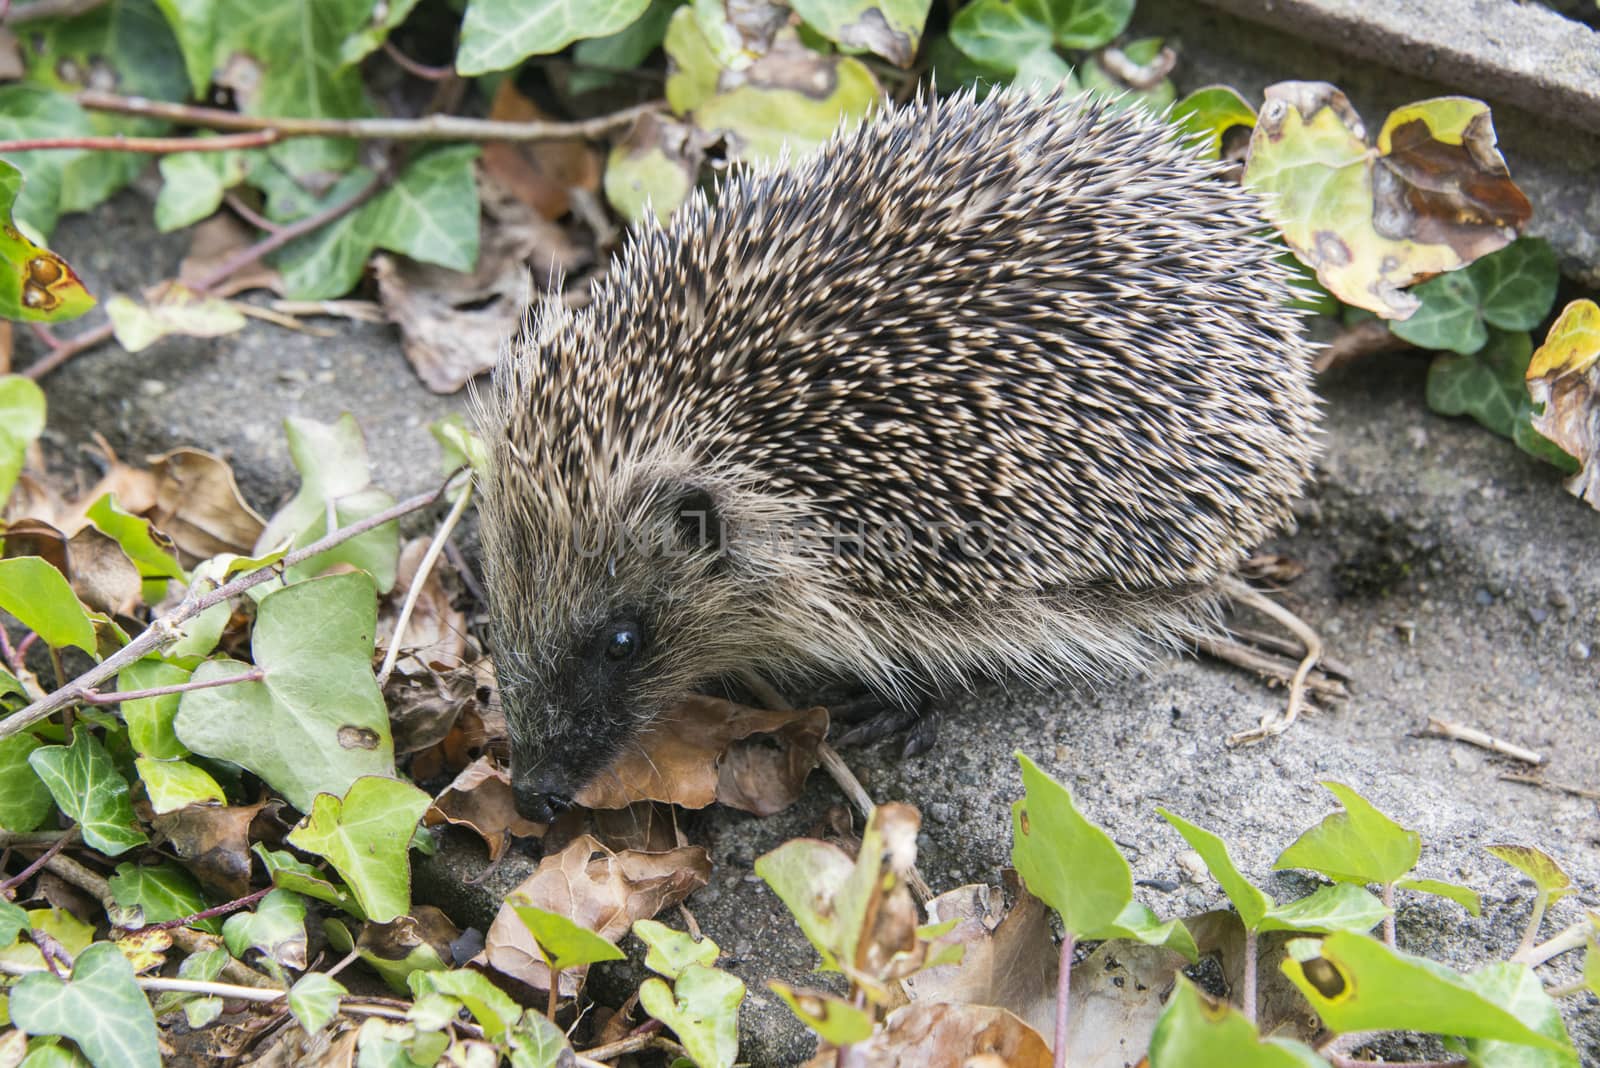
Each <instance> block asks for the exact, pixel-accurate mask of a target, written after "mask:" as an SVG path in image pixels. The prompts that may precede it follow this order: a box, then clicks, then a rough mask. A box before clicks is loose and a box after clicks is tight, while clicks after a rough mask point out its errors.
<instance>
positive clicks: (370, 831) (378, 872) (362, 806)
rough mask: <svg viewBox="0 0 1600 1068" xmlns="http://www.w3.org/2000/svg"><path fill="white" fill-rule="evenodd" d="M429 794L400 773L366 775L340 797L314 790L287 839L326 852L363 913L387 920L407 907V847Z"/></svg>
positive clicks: (301, 845) (379, 921)
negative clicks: (301, 818) (393, 775)
mask: <svg viewBox="0 0 1600 1068" xmlns="http://www.w3.org/2000/svg"><path fill="white" fill-rule="evenodd" d="M428 803H429V798H428V795H427V794H425V793H423V792H422V791H421V790H419V789H417V788H416V787H415V786H412V785H411V784H410V783H406V782H401V781H400V780H398V779H389V778H382V777H379V776H365V777H363V778H360V779H357V780H356V781H355V782H354V783H353V784H352V785H351V787H350V789H349V791H348V792H347V793H346V794H345V795H344V796H343V797H342V798H341V797H335V796H334V795H332V794H318V795H317V798H316V800H315V801H314V802H313V803H312V806H311V812H310V814H309V815H308V816H306V818H305V821H304V822H303V823H301V824H300V826H298V827H296V828H295V829H294V830H292V831H290V832H289V843H290V844H291V845H294V846H296V847H298V848H300V849H304V850H305V851H306V852H308V853H316V854H317V855H318V856H323V857H327V858H328V861H329V863H331V864H332V865H333V867H334V870H335V871H337V872H338V873H339V874H340V875H341V876H342V877H343V878H344V881H345V883H346V884H347V885H349V887H350V891H351V892H352V893H353V894H355V896H356V900H357V901H358V902H360V903H361V909H362V911H363V912H365V913H366V914H367V918H368V919H371V920H373V921H374V922H376V923H388V922H389V921H390V920H393V919H394V918H395V917H397V916H402V915H404V914H405V913H406V912H407V911H409V910H410V908H411V864H410V861H409V859H408V858H407V856H406V849H407V847H408V846H409V845H410V844H411V837H412V835H414V834H415V833H416V830H417V821H418V820H420V819H422V814H423V813H424V812H426V811H427V809H428Z"/></svg>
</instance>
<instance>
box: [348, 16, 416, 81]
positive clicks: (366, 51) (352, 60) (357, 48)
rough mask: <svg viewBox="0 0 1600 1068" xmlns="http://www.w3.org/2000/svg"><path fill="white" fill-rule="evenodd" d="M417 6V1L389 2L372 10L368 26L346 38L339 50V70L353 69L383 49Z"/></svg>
mask: <svg viewBox="0 0 1600 1068" xmlns="http://www.w3.org/2000/svg"><path fill="white" fill-rule="evenodd" d="M416 6H417V0H387V2H385V3H382V4H379V5H377V6H376V7H374V8H373V10H372V15H376V16H377V17H376V18H372V17H370V16H369V18H368V21H367V24H366V25H365V26H363V27H362V29H361V31H360V32H359V33H354V34H351V35H350V36H349V37H346V38H345V41H344V44H343V45H341V46H340V48H339V68H340V69H341V70H343V69H345V68H346V67H353V66H355V65H356V64H357V63H360V62H361V61H362V60H363V59H366V58H367V57H368V56H370V55H371V54H372V53H374V52H376V51H377V50H378V49H380V48H382V47H383V43H384V42H385V41H387V40H388V39H389V35H390V34H391V33H393V32H394V31H395V30H397V29H399V27H400V24H401V23H402V22H404V21H405V20H406V18H407V17H408V16H410V14H411V9H412V8H414V7H416Z"/></svg>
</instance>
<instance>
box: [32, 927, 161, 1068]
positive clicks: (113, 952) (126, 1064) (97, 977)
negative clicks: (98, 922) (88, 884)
mask: <svg viewBox="0 0 1600 1068" xmlns="http://www.w3.org/2000/svg"><path fill="white" fill-rule="evenodd" d="M10 1008H11V1020H12V1022H13V1023H14V1024H16V1026H18V1027H20V1028H22V1030H24V1031H26V1032H28V1033H29V1034H31V1035H62V1036H64V1037H66V1038H70V1039H72V1041H73V1042H75V1043H77V1046H78V1048H79V1049H80V1050H82V1051H83V1055H84V1056H85V1057H87V1058H89V1062H90V1063H91V1064H93V1065H94V1066H95V1068H161V1051H160V1047H159V1046H158V1044H157V1041H156V1017H155V1013H153V1012H151V1011H150V1003H149V1002H148V1001H146V1000H145V996H144V992H143V991H142V990H140V989H139V984H138V983H137V982H135V981H134V976H133V965H131V964H129V963H128V958H126V957H124V956H123V955H122V951H121V950H120V949H118V948H117V947H116V946H115V945H114V944H113V943H110V942H97V943H95V944H94V945H92V946H90V947H89V948H87V949H85V950H84V951H83V952H82V953H80V954H78V958H77V960H75V961H74V962H73V965H72V978H71V979H68V980H65V981H63V980H61V979H57V978H56V977H55V976H54V975H51V974H50V973H49V972H34V973H32V974H31V975H25V976H23V977H22V979H21V980H20V981H19V982H18V983H17V985H16V986H15V987H13V988H12V990H11V1006H10Z"/></svg>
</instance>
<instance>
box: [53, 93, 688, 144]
mask: <svg viewBox="0 0 1600 1068" xmlns="http://www.w3.org/2000/svg"><path fill="white" fill-rule="evenodd" d="M74 99H76V100H77V102H78V103H79V104H80V105H81V106H83V107H85V108H88V109H89V110H90V111H110V112H115V113H117V114H119V115H142V116H145V117H147V118H154V119H165V120H167V121H168V122H175V123H179V124H182V125H185V126H199V127H203V128H205V129H210V130H273V131H275V132H276V133H277V135H278V136H279V137H280V138H289V137H344V138H350V139H352V140H358V141H379V140H382V141H472V142H479V141H560V140H579V139H595V138H599V137H603V136H605V135H606V134H609V133H611V131H613V130H618V129H625V128H627V127H628V126H631V125H632V124H633V123H634V121H635V120H636V119H638V118H639V117H640V116H641V115H647V114H650V113H651V112H656V111H660V110H661V109H662V108H663V107H665V106H666V102H665V101H662V100H652V101H650V102H649V103H645V104H639V105H637V106H635V107H631V108H623V109H622V110H621V111H616V112H613V113H611V114H609V115H601V116H599V117H597V118H593V119H579V120H577V121H574V122H553V121H547V120H538V121H532V122H503V121H500V120H498V119H471V118H465V117H463V116H460V115H428V116H426V117H424V118H420V119H318V118H289V117H285V116H277V117H269V116H261V115H241V114H240V113H238V112H236V111H225V110H223V109H221V108H205V107H193V106H190V105H187V104H170V103H167V102H166V101H164V100H146V99H144V98H142V97H131V96H119V95H117V94H116V93H106V92H101V91H100V90H97V89H86V90H84V91H83V92H81V93H78V94H77V96H76V97H74Z"/></svg>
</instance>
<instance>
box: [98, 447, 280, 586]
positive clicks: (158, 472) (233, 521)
mask: <svg viewBox="0 0 1600 1068" xmlns="http://www.w3.org/2000/svg"><path fill="white" fill-rule="evenodd" d="M150 471H151V473H152V474H153V475H154V476H155V480H156V482H155V494H154V498H155V499H154V502H153V504H152V505H151V506H150V507H149V508H148V509H139V511H141V512H142V513H143V514H144V515H145V516H146V518H148V519H149V520H150V522H151V523H153V524H155V526H156V527H157V529H159V530H161V531H163V532H164V533H165V534H166V535H167V536H168V537H170V538H171V539H172V540H173V542H174V544H176V545H177V547H178V550H179V551H180V552H181V553H182V554H183V556H184V557H185V562H186V563H187V564H189V565H193V564H194V563H196V562H197V561H200V560H205V559H207V558H209V557H212V556H216V555H217V554H218V553H237V554H239V555H241V556H244V555H248V554H249V553H250V552H251V551H252V550H253V549H254V548H255V544H256V540H257V539H258V538H260V537H261V531H262V530H263V529H265V527H266V520H264V519H262V518H261V516H260V515H259V514H258V513H257V512H256V511H255V509H253V508H251V507H250V506H249V505H248V504H246V503H245V500H244V498H243V497H242V496H241V495H240V493H239V486H238V483H236V482H235V481H234V479H233V468H231V467H229V466H228V464H227V461H225V460H223V459H222V458H221V457H219V456H215V455H213V454H211V453H209V452H205V451H203V450H201V449H189V448H184V449H174V450H172V451H171V452H168V453H163V454H162V455H160V456H156V457H152V458H151V461H150ZM119 499H120V498H119ZM123 507H124V508H127V509H128V510H130V511H133V510H134V507H133V505H131V504H129V503H127V502H126V500H124V502H123Z"/></svg>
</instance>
